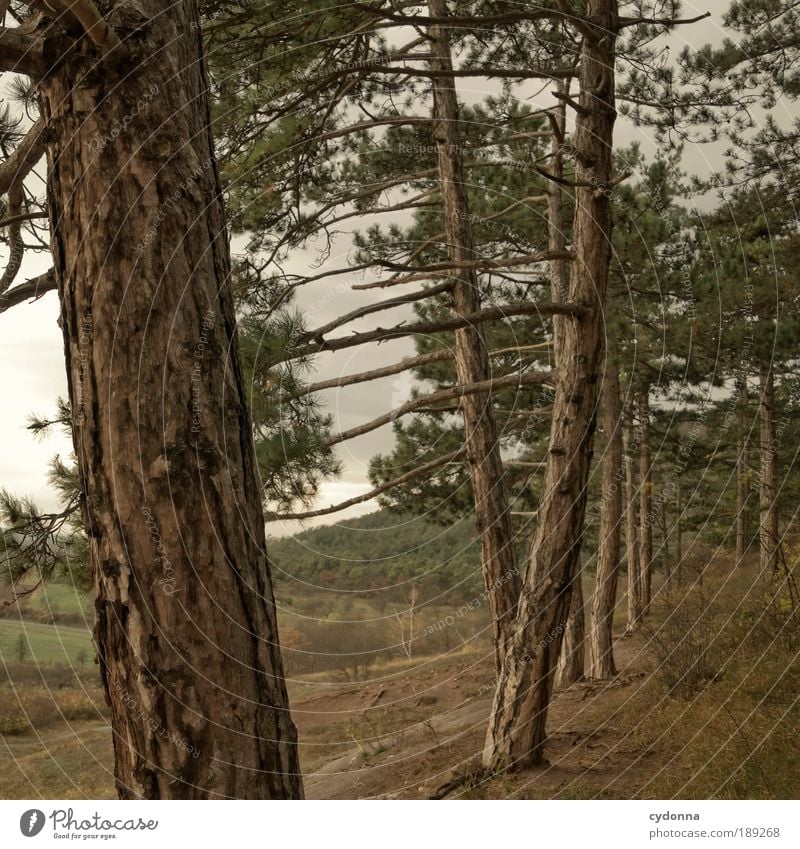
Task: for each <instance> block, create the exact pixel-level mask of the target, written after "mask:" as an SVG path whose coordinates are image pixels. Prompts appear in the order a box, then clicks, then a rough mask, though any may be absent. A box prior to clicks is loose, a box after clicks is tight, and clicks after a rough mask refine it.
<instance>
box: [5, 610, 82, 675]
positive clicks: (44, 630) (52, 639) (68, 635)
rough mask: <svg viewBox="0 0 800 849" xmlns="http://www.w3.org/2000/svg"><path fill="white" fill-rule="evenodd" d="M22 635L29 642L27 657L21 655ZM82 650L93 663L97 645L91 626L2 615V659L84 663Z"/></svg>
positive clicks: (26, 643) (26, 642)
mask: <svg viewBox="0 0 800 849" xmlns="http://www.w3.org/2000/svg"><path fill="white" fill-rule="evenodd" d="M20 635H22V639H23V641H24V645H25V646H26V648H25V649H24V651H25V653H26V654H25V657H23V658H20V656H19V652H20ZM81 651H83V652H85V654H86V657H87V658H88V662H89V663H91V661H92V658H93V657H94V648H93V647H92V641H91V637H90V633H89V629H88V628H76V627H73V626H68V625H42V624H40V623H38V622H28V621H24V622H20V621H19V620H18V619H0V659H1V660H3V661H17V660H20V659H22V660H28V661H31V662H35V663H62V664H66V665H73V664H79V663H80V657H79V655H80V653H81Z"/></svg>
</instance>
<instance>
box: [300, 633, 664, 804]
mask: <svg viewBox="0 0 800 849" xmlns="http://www.w3.org/2000/svg"><path fill="white" fill-rule="evenodd" d="M616 657H617V665H618V666H619V668H620V674H619V676H618V677H617V678H616V679H615V680H613V681H610V682H593V683H581V684H577V685H575V686H573V687H571V688H570V689H569V690H567V691H565V692H562V693H558V694H557V696H556V698H555V700H554V703H553V706H552V709H551V713H550V725H549V727H550V745H549V747H548V758H549V760H550V765H549V766H547V767H545V768H542V769H538V770H535V771H530V772H522V773H517V774H515V775H512V776H503V777H499V778H495V779H493V780H491V781H488V782H484V783H483V784H482V785H480V786H473V787H469V788H466V789H465V788H462V789H460V790H457V791H455V792H454V793H453V796H459V795H462V796H463V795H465V794H466V795H470V796H481V797H488V798H506V797H513V796H517V797H523V798H552V797H556V796H558V797H562V798H575V797H578V798H592V797H595V796H601V797H612V798H629V797H630V796H633V795H635V793H636V788H637V786H639V785H640V783H641V777H642V775H643V773H646V772H648V769H647V753H643V752H642V751H641V750H640V749H638V748H637V747H636V746H635V745H633V744H632V742H631V741H630V739H629V736H628V734H627V729H626V727H625V723H624V718H625V711H624V709H625V706H626V704H627V702H628V700H629V699H630V698H631V696H632V695H633V694H634V693H635V692H636V690H637V689H638V687H639V686H641V684H642V682H643V681H644V680H645V679H646V677H647V675H648V674H649V672H650V661H649V658H648V657H647V656H645V655H644V653H643V652H642V643H641V641H640V640H639V639H637V638H632V639H619V640H617V643H616ZM491 678H492V669H491V664H490V660H489V658H479V657H471V658H470V657H462V658H454V659H453V660H452V661H451V662H449V663H446V664H444V665H443V666H441V667H440V668H436V669H431V670H428V671H425V670H424V669H419V670H414V669H411V670H409V671H408V672H407V674H405V675H402V676H395V677H394V678H392V679H391V680H385V681H384V680H378V681H371V682H368V683H366V684H364V685H363V686H360V687H356V686H354V685H350V686H348V687H343V688H342V690H341V691H339V692H330V691H326V692H324V693H321V694H318V695H314V696H310V697H306V698H302V699H299V700H297V701H295V702H294V704H293V712H294V715H295V717H296V719H297V721H298V725H299V727H300V736H301V741H302V743H301V746H302V756H303V761H304V771H305V773H306V780H305V785H306V794H307V796H308V797H309V798H316V799H355V798H404V799H418V798H427V797H428V796H430V795H431V794H432V793H433V792H434V791H435V790H436V789H437V788H438V787H440V786H441V785H442V784H444V783H445V782H446V781H448V780H449V779H450V778H451V777H452V776H453V775H457V774H460V773H462V772H463V771H464V769H465V766H466V765H468V764H470V763H472V762H474V759H475V758H476V757H477V756H478V755H479V753H480V751H481V748H482V746H483V738H484V734H485V729H486V722H487V719H488V715H489V711H490V709H491V696H492V683H491Z"/></svg>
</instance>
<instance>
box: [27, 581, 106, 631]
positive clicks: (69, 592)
mask: <svg viewBox="0 0 800 849" xmlns="http://www.w3.org/2000/svg"><path fill="white" fill-rule="evenodd" d="M25 606H26V607H29V608H31V609H32V610H45V611H51V612H52V613H53V614H55V615H58V614H59V613H61V614H65V613H68V614H74V613H83V614H85V615H86V617H87V621H88V622H89V623H91V621H92V617H93V615H94V614H93V613H92V600H91V598H90V597H89V596H88V595H87V594H86V593H84V592H81V591H80V590H79V589H77V588H76V587H73V586H72V585H70V584H61V583H49V584H44V585H43V586H42V587H40V588H39V589H38V590H37V591H36V592H35V593H33V595H31V596H30V597H28V598H27V599H26V605H25Z"/></svg>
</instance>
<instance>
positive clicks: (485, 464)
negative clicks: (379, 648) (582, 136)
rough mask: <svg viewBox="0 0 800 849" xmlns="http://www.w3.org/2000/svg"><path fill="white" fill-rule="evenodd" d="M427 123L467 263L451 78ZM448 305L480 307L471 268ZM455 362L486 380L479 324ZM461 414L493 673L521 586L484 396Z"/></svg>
mask: <svg viewBox="0 0 800 849" xmlns="http://www.w3.org/2000/svg"><path fill="white" fill-rule="evenodd" d="M428 7H429V10H430V14H431V16H432V17H436V18H444V17H446V16H447V14H448V11H447V5H446V3H445V0H429V4H428ZM428 35H429V37H430V50H431V60H430V65H431V69H432V70H434V71H439V72H442V71H444V72H448V71H452V69H453V65H452V58H451V51H450V40H449V30H448V28H447V27H444V26H431V27H430V29H429V32H428ZM433 118H434V122H435V123H434V136H435V139H436V148H437V161H438V169H439V181H440V184H441V192H442V207H443V214H444V232H445V237H446V239H447V245H448V249H449V259H450V260H452V261H453V262H468V261H470V260H473V259H474V258H475V252H474V246H473V240H472V226H471V223H470V213H469V200H468V196H467V188H466V182H465V176H464V158H463V153H462V148H461V135H460V132H459V111H458V100H457V97H456V89H455V83H454V80H453V77H450V76H441V77H436V78H435V79H434V80H433ZM452 305H453V312H454V313H455V314H456V315H457V316H463V315H467V314H469V313H474V312H476V311H478V310H480V308H481V299H480V293H479V290H478V279H477V275H476V274H475V272H474V271H471V270H464V271H461V272H458V273H456V274H454V276H453V289H452ZM454 359H455V366H456V373H457V374H458V380H459V382H460V383H462V384H464V385H466V384H471V383H479V382H481V381H484V380H488V379H489V378H490V377H491V363H490V361H489V355H488V348H487V345H486V339H485V338H484V333H483V330H482V328H481V327H480V326H469V327H464V328H462V329H460V330H456V331H455V351H454ZM461 413H462V416H463V419H464V432H465V435H466V446H467V461H468V464H469V470H470V478H471V481H472V491H473V495H474V500H475V517H476V522H477V527H478V533H479V535H480V542H481V564H482V567H483V576H484V581H485V584H486V589H487V594H488V598H489V606H490V612H491V616H492V621H493V625H494V645H495V662H496V664H497V666H498V668H499V664H500V659H501V657H502V654H503V651H504V648H505V645H506V642H507V640H508V637H509V633H510V630H511V626H512V623H513V619H514V611H515V610H516V607H517V602H518V599H519V592H520V585H521V581H520V576H519V569H518V566H517V557H516V552H515V549H514V532H513V527H512V524H511V512H510V510H509V505H508V494H507V491H506V484H505V477H504V474H503V462H502V458H501V455H500V443H499V440H498V436H497V424H496V422H495V417H494V410H493V406H492V396H491V394H490V393H488V392H487V393H476V394H474V395H465V396H464V397H463V398H462V400H461Z"/></svg>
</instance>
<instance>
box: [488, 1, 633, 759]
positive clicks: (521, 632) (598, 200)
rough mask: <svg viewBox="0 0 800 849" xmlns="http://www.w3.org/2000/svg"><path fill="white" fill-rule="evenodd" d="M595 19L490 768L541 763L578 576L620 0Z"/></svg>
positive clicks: (602, 285) (607, 227) (596, 376)
mask: <svg viewBox="0 0 800 849" xmlns="http://www.w3.org/2000/svg"><path fill="white" fill-rule="evenodd" d="M587 18H588V19H589V20H591V21H592V24H591V27H592V28H591V31H590V33H589V36H588V37H587V36H585V37H584V39H583V43H582V47H581V58H580V95H579V101H580V103H579V106H580V109H579V111H578V112H577V118H576V123H575V135H574V140H573V147H574V151H575V183H576V190H575V206H576V212H575V220H574V227H573V236H572V241H573V245H574V252H575V259H574V261H573V264H572V270H571V275H570V286H569V299H570V301H572V302H578V303H582V304H585V305H586V307H587V314H586V316H585V317H584V318H582V319H580V320H576V319H573V318H566V319H560V318H559V319H557V320H556V321H555V322H554V334H555V336H556V337H557V343H556V345H555V350H556V352H557V356H556V366H557V379H556V389H555V400H554V403H553V419H552V424H551V430H550V441H549V450H548V456H547V466H546V468H545V476H544V485H543V491H542V497H541V501H540V504H539V510H538V523H537V528H536V533H535V535H534V539H533V543H532V546H531V554H530V562H529V564H528V569H527V572H526V575H525V582H524V587H523V592H522V596H521V598H520V605H519V610H518V613H517V617H516V620H515V625H514V632H513V635H512V638H511V640H510V642H509V646H508V650H507V651H506V654H505V657H504V659H503V664H502V668H501V672H500V677H499V680H498V685H497V691H496V693H495V699H494V707H493V710H492V716H491V719H490V722H489V730H488V734H487V738H486V745H485V748H484V758H483V762H484V766H485V767H487V768H490V769H503V768H507V769H512V768H519V767H526V766H530V765H535V764H537V763H540V762H541V761H542V759H543V757H544V744H545V726H546V721H547V711H548V707H549V704H550V696H551V693H552V688H553V673H554V671H555V665H556V662H557V660H558V656H559V651H560V648H561V641H562V638H563V633H564V629H565V627H566V624H567V616H568V613H569V608H570V602H571V595H572V592H571V586H572V582H573V580H574V578H575V575H576V573H577V566H578V561H579V557H580V547H581V537H582V534H583V524H584V515H585V509H586V489H587V481H588V476H589V467H590V464H591V457H592V437H593V434H594V426H595V414H596V410H595V406H596V403H597V394H598V388H599V387H598V384H599V380H600V372H601V367H602V353H603V334H604V329H605V328H604V324H603V304H604V301H605V295H606V289H607V285H608V266H609V261H610V258H611V202H610V195H611V168H612V166H611V159H612V139H613V128H614V120H615V117H616V111H615V108H614V50H615V33H616V31H617V9H616V2H614V0H588V4H587Z"/></svg>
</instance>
